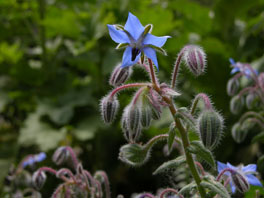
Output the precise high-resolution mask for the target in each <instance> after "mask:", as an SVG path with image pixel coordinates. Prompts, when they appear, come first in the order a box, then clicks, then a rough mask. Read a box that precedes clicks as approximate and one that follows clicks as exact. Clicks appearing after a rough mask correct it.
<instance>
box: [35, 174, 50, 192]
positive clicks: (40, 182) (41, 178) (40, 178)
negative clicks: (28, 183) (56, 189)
mask: <svg viewBox="0 0 264 198" xmlns="http://www.w3.org/2000/svg"><path fill="white" fill-rule="evenodd" d="M46 179H47V176H46V174H45V173H44V171H36V172H35V173H34V174H33V176H32V184H33V185H34V187H35V188H36V189H38V190H40V189H41V188H42V187H43V186H44V184H45V182H46Z"/></svg>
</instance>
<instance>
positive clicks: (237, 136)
mask: <svg viewBox="0 0 264 198" xmlns="http://www.w3.org/2000/svg"><path fill="white" fill-rule="evenodd" d="M247 133H248V130H246V129H242V128H241V125H240V124H239V123H236V124H234V126H233V127H232V131H231V134H232V137H233V139H234V140H235V141H236V142H237V143H241V142H243V141H244V140H245V138H246V136H247Z"/></svg>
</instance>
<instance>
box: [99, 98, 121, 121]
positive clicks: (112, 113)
mask: <svg viewBox="0 0 264 198" xmlns="http://www.w3.org/2000/svg"><path fill="white" fill-rule="evenodd" d="M118 108H119V102H118V100H117V97H116V96H111V95H107V96H105V97H104V98H103V99H102V100H101V114H102V118H103V120H104V122H105V123H107V124H108V123H111V122H113V121H114V119H115V117H116V114H117V111H118Z"/></svg>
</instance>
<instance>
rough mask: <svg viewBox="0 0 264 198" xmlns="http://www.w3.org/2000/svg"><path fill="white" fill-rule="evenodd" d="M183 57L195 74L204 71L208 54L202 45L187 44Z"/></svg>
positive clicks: (197, 74)
mask: <svg viewBox="0 0 264 198" xmlns="http://www.w3.org/2000/svg"><path fill="white" fill-rule="evenodd" d="M183 58H184V62H185V64H186V66H187V67H188V69H189V70H190V71H191V72H192V73H193V74H194V75H195V76H199V75H201V74H202V73H204V71H205V67H206V55H205V53H204V51H203V49H202V48H201V47H199V46H196V45H189V46H187V47H186V50H185V52H184V57H183Z"/></svg>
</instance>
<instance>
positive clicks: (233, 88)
mask: <svg viewBox="0 0 264 198" xmlns="http://www.w3.org/2000/svg"><path fill="white" fill-rule="evenodd" d="M238 89H239V81H238V80H237V79H236V78H231V79H230V80H229V81H228V83H227V94H228V95H229V96H234V95H235V94H236V93H237V91H238Z"/></svg>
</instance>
